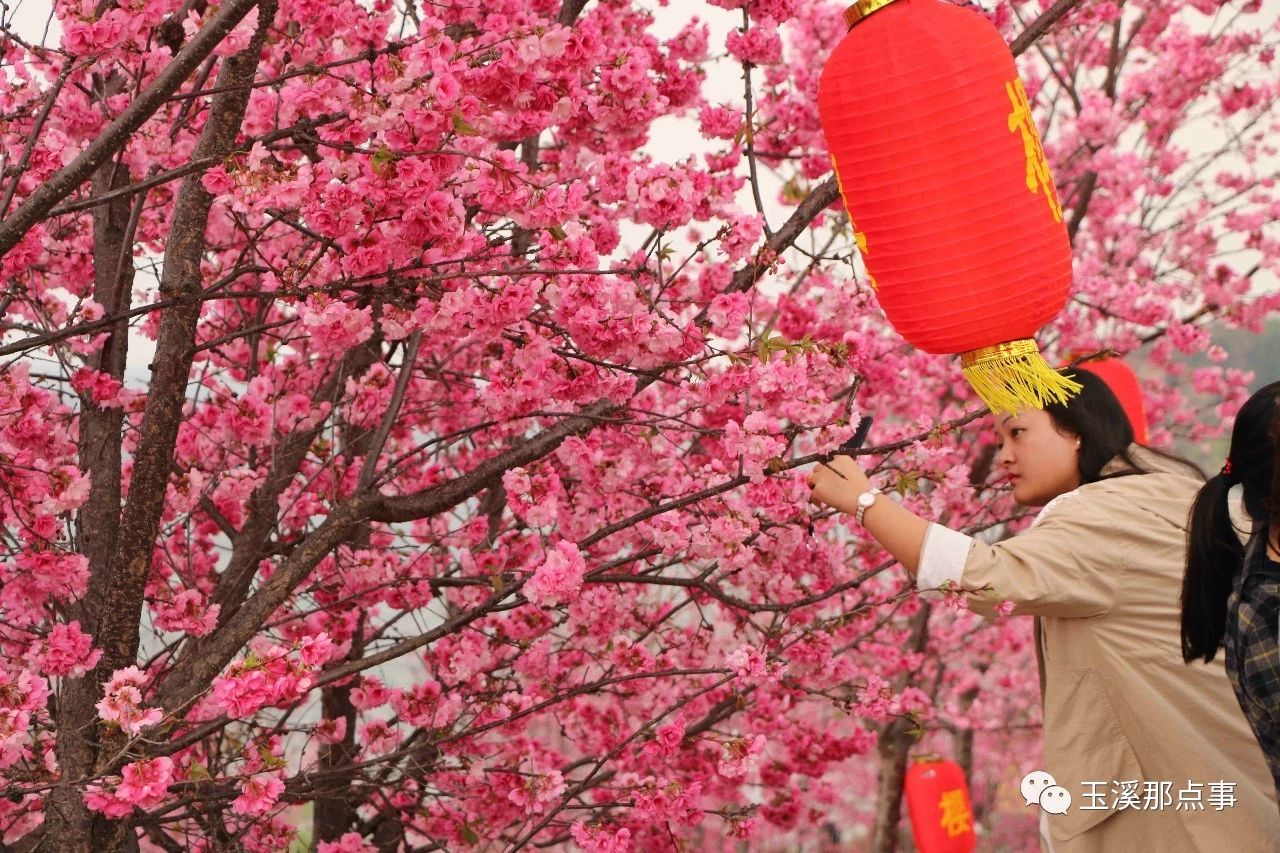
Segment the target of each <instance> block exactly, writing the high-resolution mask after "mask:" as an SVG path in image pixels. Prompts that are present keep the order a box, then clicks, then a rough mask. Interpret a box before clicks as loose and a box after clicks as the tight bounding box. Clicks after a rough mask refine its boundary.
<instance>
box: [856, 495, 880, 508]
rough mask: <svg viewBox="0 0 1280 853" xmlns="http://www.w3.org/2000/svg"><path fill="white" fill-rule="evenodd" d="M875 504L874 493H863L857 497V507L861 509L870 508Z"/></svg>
mask: <svg viewBox="0 0 1280 853" xmlns="http://www.w3.org/2000/svg"><path fill="white" fill-rule="evenodd" d="M875 502H876V495H875V492H863V493H862V494H860V495H858V506H863V507H866V506H871V505H872V504H873V503H875Z"/></svg>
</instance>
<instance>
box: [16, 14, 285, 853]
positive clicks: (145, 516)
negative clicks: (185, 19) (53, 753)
mask: <svg viewBox="0 0 1280 853" xmlns="http://www.w3.org/2000/svg"><path fill="white" fill-rule="evenodd" d="M275 9H276V4H275V1H274V0H263V2H261V3H260V4H259V13H260V14H259V25H258V30H257V32H256V33H255V35H254V37H253V39H252V40H251V41H250V44H249V47H248V48H247V49H246V50H244V51H242V52H240V53H238V54H236V55H235V56H233V57H230V58H228V59H226V60H224V62H223V66H222V71H221V72H220V74H219V76H218V83H219V87H220V88H223V89H225V91H224V92H223V93H222V94H219V95H217V96H216V97H215V98H214V100H213V104H212V106H211V108H210V112H209V118H208V120H207V122H206V124H205V127H204V130H203V131H202V133H201V137H200V141H199V143H198V144H197V146H196V151H195V152H194V155H193V156H195V157H196V158H200V157H208V156H225V155H226V154H228V153H230V151H231V150H232V149H233V147H234V143H235V139H236V136H237V135H238V133H239V131H240V126H241V123H242V122H243V121H244V113H245V108H246V106H247V105H248V99H249V87H248V84H249V83H251V82H252V80H253V78H254V77H255V76H256V74H257V68H258V58H259V52H260V51H261V49H262V45H263V43H264V41H265V39H266V33H267V29H268V28H269V27H270V26H271V22H272V20H273V19H274V17H275ZM125 179H127V176H125V175H121V174H119V173H117V172H115V171H114V169H113V166H112V165H111V164H106V165H104V166H102V167H100V168H99V170H98V171H97V172H96V173H95V175H94V179H93V180H94V190H95V192H99V193H103V192H107V191H109V190H111V189H114V188H115V187H116V186H118V185H120V183H119V182H121V181H123V180H125ZM212 204H213V197H212V196H211V195H210V194H209V193H208V191H207V190H205V188H204V186H203V185H202V184H201V182H200V178H199V176H191V177H189V178H187V179H186V180H185V181H183V184H182V188H181V190H180V193H179V196H178V200H177V203H176V205H175V207H174V215H173V224H172V230H171V232H170V235H169V240H168V244H167V246H166V248H165V265H164V274H163V276H162V278H161V282H160V290H161V295H162V296H164V297H173V296H190V297H191V300H190V301H189V302H186V303H183V304H180V305H177V306H175V307H173V308H170V309H168V310H167V311H166V312H165V314H164V316H163V317H162V319H161V323H160V334H159V341H158V344H157V348H156V361H155V368H154V371H155V374H154V381H153V382H152V384H151V386H150V393H149V395H148V398H147V408H146V413H145V415H144V421H143V425H142V428H141V431H140V432H141V437H140V439H139V442H138V448H137V452H136V453H135V465H134V473H133V479H132V482H131V487H130V493H129V501H128V504H127V506H126V507H125V509H124V512H123V515H121V512H120V461H121V460H120V424H121V422H122V421H121V418H120V416H119V415H115V414H111V413H105V412H99V411H97V410H95V409H94V407H92V406H84V407H83V410H82V411H83V413H82V415H81V443H80V448H79V450H80V453H81V462H82V464H83V465H85V466H86V467H87V469H88V470H90V471H92V472H93V476H92V483H91V493H90V499H89V502H88V505H87V506H86V508H85V509H83V510H82V511H81V515H80V517H79V519H78V534H79V535H80V536H81V540H80V547H81V550H82V553H85V554H86V556H87V557H88V558H89V561H90V569H91V576H90V577H91V580H90V589H89V592H88V595H87V596H86V599H85V601H84V602H82V604H81V607H80V611H79V612H80V615H82V616H83V617H84V619H85V621H86V622H87V623H88V624H87V625H86V626H85V627H87V628H88V629H89V630H91V631H92V632H93V633H94V637H95V645H96V646H98V647H99V648H101V649H102V651H103V655H102V659H101V660H100V661H99V664H98V667H97V669H96V670H95V671H94V672H91V673H89V674H87V675H86V676H84V677H83V678H79V679H68V680H67V682H66V684H65V687H64V690H63V694H62V696H61V697H59V703H58V708H57V714H58V718H57V725H58V733H59V737H58V746H57V749H58V764H59V770H60V773H61V775H62V779H63V780H64V781H66V782H70V783H71V784H68V785H65V786H61V787H59V788H55V789H54V791H53V793H52V794H51V796H50V799H49V806H48V808H47V809H46V814H45V821H44V824H43V827H42V831H41V833H40V838H41V841H40V843H39V844H38V846H39V848H40V849H57V850H59V851H60V853H90V851H94V852H95V853H96V851H106V850H125V851H131V850H136V849H137V847H138V842H137V838H136V833H135V831H134V829H133V826H132V825H131V824H130V823H129V822H128V821H127V820H126V821H107V820H105V819H103V818H101V817H100V816H96V815H92V814H91V813H90V812H89V811H88V810H87V809H86V808H85V806H84V804H83V801H82V799H81V796H82V794H83V786H82V785H79V784H76V782H77V781H78V780H81V779H85V778H88V777H91V776H92V775H94V774H97V773H108V772H111V771H112V770H114V768H113V767H112V766H110V765H111V762H113V761H114V760H115V758H116V756H117V755H118V753H119V751H120V748H121V747H122V746H123V745H124V743H125V740H124V737H123V735H121V734H119V733H105V732H103V731H101V730H99V729H98V727H97V725H96V719H97V712H96V709H95V708H94V705H95V703H96V702H97V700H98V699H99V698H100V692H99V691H100V689H101V684H102V683H103V682H104V681H105V680H106V679H107V678H109V677H110V675H111V673H112V672H113V671H114V670H116V669H120V668H121V667H125V666H129V665H131V664H133V663H135V662H136V659H137V653H138V640H139V633H138V632H139V623H140V620H141V613H142V607H143V589H144V587H145V585H146V581H147V575H148V573H149V571H150V565H151V550H152V548H153V546H154V542H155V537H156V533H157V531H158V528H159V523H160V515H161V511H162V509H163V502H164V495H165V487H166V485H167V483H168V480H169V472H170V469H171V467H172V464H173V449H174V444H175V442H176V440H177V434H178V424H179V423H180V422H181V419H182V411H183V406H184V404H185V402H186V389H187V379H188V374H189V371H190V368H191V363H192V361H193V359H194V356H195V346H194V340H195V328H196V321H197V320H198V318H199V316H200V305H201V303H200V300H199V298H198V297H199V294H200V287H201V273H200V260H201V258H202V257H203V255H204V249H205V242H204V235H205V228H206V227H207V224H208V219H209V210H210V208H211V207H212ZM129 230H130V224H129V220H128V208H127V207H126V206H122V202H111V203H109V204H107V205H103V206H101V207H98V208H95V212H94V244H95V245H94V249H95V264H96V266H95V287H96V289H97V291H96V292H97V294H98V299H99V300H100V301H102V303H103V305H104V307H106V309H107V310H108V311H109V312H110V311H113V310H118V308H119V307H120V306H121V303H122V302H127V300H128V298H129V297H128V291H129V290H131V288H132V272H133V270H132V266H133V264H132V252H131V249H130V245H131V242H132V240H131V236H130V234H129V233H128V231H129ZM124 307H127V305H125V306H124ZM126 338H127V328H126V327H125V324H124V323H123V322H122V323H120V324H118V325H117V327H116V328H114V329H113V330H112V336H111V339H110V341H109V342H108V344H107V347H106V348H104V350H103V353H102V355H101V356H100V359H99V367H100V369H102V370H104V371H106V372H111V373H112V374H113V375H115V376H117V377H123V375H124V360H125V355H126V354H127V344H126Z"/></svg>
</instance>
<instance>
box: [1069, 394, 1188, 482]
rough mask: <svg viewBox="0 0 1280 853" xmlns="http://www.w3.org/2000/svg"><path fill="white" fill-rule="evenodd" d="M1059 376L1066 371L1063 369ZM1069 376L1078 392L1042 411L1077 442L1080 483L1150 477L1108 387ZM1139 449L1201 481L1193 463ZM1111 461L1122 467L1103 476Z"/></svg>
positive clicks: (1127, 424)
mask: <svg viewBox="0 0 1280 853" xmlns="http://www.w3.org/2000/svg"><path fill="white" fill-rule="evenodd" d="M1061 372H1063V373H1067V372H1068V371H1067V370H1066V369H1065V368H1064V369H1063V370H1062V371H1061ZM1070 375H1071V378H1072V379H1074V380H1075V381H1076V382H1079V383H1080V385H1081V388H1080V392H1079V393H1077V394H1075V395H1074V396H1072V397H1071V398H1070V399H1068V400H1067V402H1065V403H1049V404H1047V405H1046V406H1045V407H1044V410H1045V411H1046V412H1048V414H1049V417H1050V418H1052V419H1053V425H1054V426H1055V427H1057V429H1058V431H1059V432H1069V433H1071V434H1072V435H1075V436H1078V437H1079V438H1080V461H1079V472H1080V482H1081V483H1082V484H1083V483H1095V482H1097V481H1098V480H1109V479H1111V478H1112V477H1125V476H1128V475H1130V474H1147V473H1150V471H1149V470H1148V469H1147V468H1146V467H1145V466H1144V465H1143V464H1142V463H1141V462H1140V461H1138V460H1137V459H1134V458H1133V455H1132V449H1133V447H1134V436H1133V425H1132V424H1131V423H1130V422H1129V416H1128V415H1127V414H1125V411H1124V407H1123V406H1121V405H1120V400H1119V399H1117V398H1116V395H1115V394H1113V393H1112V392H1111V388H1110V386H1108V385H1107V383H1106V382H1104V381H1103V380H1102V379H1101V378H1100V377H1098V376H1097V375H1096V374H1094V373H1090V372H1089V371H1087V370H1078V371H1075V372H1074V373H1071V374H1070ZM1139 446H1142V447H1143V448H1144V450H1146V451H1147V452H1149V453H1153V454H1155V455H1157V456H1160V457H1162V458H1165V459H1168V460H1169V461H1171V462H1176V463H1178V464H1179V465H1183V466H1185V467H1186V468H1187V469H1188V474H1191V473H1193V472H1194V474H1195V475H1198V476H1199V478H1200V479H1202V480H1203V479H1204V472H1203V471H1201V470H1200V469H1199V468H1198V467H1197V466H1196V465H1195V464H1194V463H1192V462H1189V461H1187V460H1186V459H1183V458H1181V457H1180V456H1174V455H1173V454H1171V453H1165V452H1163V451H1160V450H1156V449H1154V448H1150V447H1145V446H1143V445H1139ZM1113 459H1119V460H1120V461H1121V462H1123V463H1124V466H1123V467H1121V468H1118V469H1117V470H1116V471H1114V472H1113V473H1108V474H1105V475H1104V474H1103V473H1102V469H1103V468H1104V467H1106V465H1107V463H1108V462H1111V461H1112V460H1113Z"/></svg>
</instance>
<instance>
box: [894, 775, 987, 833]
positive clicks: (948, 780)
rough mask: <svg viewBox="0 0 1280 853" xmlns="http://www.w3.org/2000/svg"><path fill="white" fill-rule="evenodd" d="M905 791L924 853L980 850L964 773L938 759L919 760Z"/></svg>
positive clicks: (913, 825) (912, 828)
mask: <svg viewBox="0 0 1280 853" xmlns="http://www.w3.org/2000/svg"><path fill="white" fill-rule="evenodd" d="M903 788H904V790H905V792H906V797H907V813H908V814H909V815H910V816H911V833H912V835H914V836H915V840H916V847H917V848H918V849H919V850H920V853H970V851H972V850H973V849H974V847H976V846H977V843H978V838H977V835H975V834H974V831H973V805H972V804H971V803H970V802H969V786H968V784H966V783H965V779H964V771H963V770H962V769H960V765H959V764H956V763H955V762H954V761H945V760H943V759H940V758H938V757H937V756H932V755H931V756H924V757H922V758H919V759H916V761H915V762H914V763H913V764H912V765H911V767H910V769H908V770H907V779H906V782H905V784H904V785H903Z"/></svg>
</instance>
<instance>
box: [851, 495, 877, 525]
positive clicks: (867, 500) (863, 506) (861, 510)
mask: <svg viewBox="0 0 1280 853" xmlns="http://www.w3.org/2000/svg"><path fill="white" fill-rule="evenodd" d="M882 494H884V492H882V491H880V490H879V489H872V490H871V491H869V492H863V493H862V494H860V495H858V511H857V512H855V513H854V514H853V517H854V518H856V519H858V523H859V524H861V523H862V516H863V515H865V514H866V512H867V510H868V509H870V508H871V505H872V504H873V503H875V502H876V496H877V495H882Z"/></svg>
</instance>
